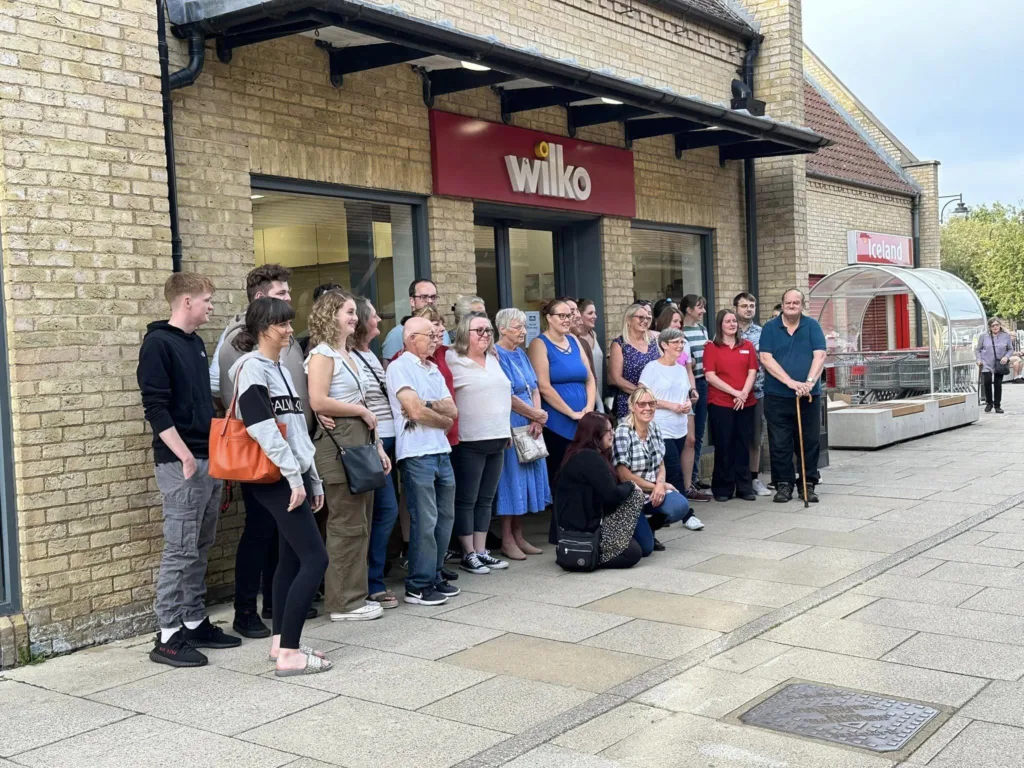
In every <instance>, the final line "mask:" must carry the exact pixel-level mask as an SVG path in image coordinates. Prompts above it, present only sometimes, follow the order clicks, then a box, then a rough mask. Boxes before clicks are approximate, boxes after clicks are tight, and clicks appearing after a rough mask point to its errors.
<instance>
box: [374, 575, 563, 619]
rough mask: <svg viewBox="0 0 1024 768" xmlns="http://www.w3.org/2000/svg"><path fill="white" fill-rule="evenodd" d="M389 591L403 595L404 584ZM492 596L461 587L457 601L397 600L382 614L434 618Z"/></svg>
mask: <svg viewBox="0 0 1024 768" xmlns="http://www.w3.org/2000/svg"><path fill="white" fill-rule="evenodd" d="M550 578H554V577H550ZM391 591H392V592H394V593H395V594H396V595H404V594H405V585H404V584H399V585H398V586H396V587H392V588H391ZM493 597H494V595H486V594H484V593H483V592H469V591H467V590H465V589H463V590H462V593H461V594H460V595H459V596H458V598H457V601H456V598H453V599H451V600H449V601H448V602H447V603H445V604H444V605H413V604H412V603H406V602H399V604H398V607H397V608H392V609H390V610H389V611H388V612H387V613H386V614H384V616H385V617H387V616H418V617H419V618H422V619H436V618H437V617H438V616H441V615H443V614H445V613H449V612H451V611H457V610H459V608H465V607H466V606H467V605H475V604H476V603H482V602H483V601H484V600H490V599H492V598H493ZM399 600H401V598H399ZM382 618H383V617H382Z"/></svg>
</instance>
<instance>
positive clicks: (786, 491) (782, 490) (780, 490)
mask: <svg viewBox="0 0 1024 768" xmlns="http://www.w3.org/2000/svg"><path fill="white" fill-rule="evenodd" d="M792 499H793V486H792V485H791V484H790V483H776V484H775V498H774V499H772V501H774V502H775V503H776V504H785V503H786V502H787V501H791V500H792Z"/></svg>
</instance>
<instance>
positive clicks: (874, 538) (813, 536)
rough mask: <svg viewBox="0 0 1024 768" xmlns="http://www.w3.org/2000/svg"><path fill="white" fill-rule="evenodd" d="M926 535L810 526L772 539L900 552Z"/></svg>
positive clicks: (870, 550) (842, 547)
mask: <svg viewBox="0 0 1024 768" xmlns="http://www.w3.org/2000/svg"><path fill="white" fill-rule="evenodd" d="M928 535H931V534H927V535H925V536H880V535H878V534H877V533H874V532H870V533H867V532H866V533H861V532H860V531H857V532H853V533H844V532H841V531H840V532H837V531H818V530H813V529H810V528H794V529H793V530H791V531H786V532H785V533H780V534H779V535H778V536H773V537H772V538H771V539H770V541H786V542H789V543H791V544H806V545H808V546H813V547H835V548H837V549H855V550H862V551H864V552H886V553H890V554H891V553H893V552H899V551H900V550H901V549H906V548H907V547H909V546H910V545H911V544H916V543H917V542H919V541H921V539H924V538H927V536H928Z"/></svg>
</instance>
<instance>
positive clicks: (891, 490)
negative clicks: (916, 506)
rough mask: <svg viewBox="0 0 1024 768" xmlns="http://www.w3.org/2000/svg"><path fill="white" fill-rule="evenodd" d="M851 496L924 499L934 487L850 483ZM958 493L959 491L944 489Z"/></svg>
mask: <svg viewBox="0 0 1024 768" xmlns="http://www.w3.org/2000/svg"><path fill="white" fill-rule="evenodd" d="M848 488H849V489H850V495H851V496H875V497H879V498H886V499H926V498H929V497H930V496H931V495H932V494H934V493H935V489H934V488H931V489H929V488H905V487H903V486H901V485H885V486H882V485H851V486H848ZM944 493H959V491H944Z"/></svg>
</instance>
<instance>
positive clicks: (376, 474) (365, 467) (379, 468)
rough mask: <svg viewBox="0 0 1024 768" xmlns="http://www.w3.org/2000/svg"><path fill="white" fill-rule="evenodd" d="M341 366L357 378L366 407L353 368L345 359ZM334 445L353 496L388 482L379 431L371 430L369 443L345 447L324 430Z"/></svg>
mask: <svg viewBox="0 0 1024 768" xmlns="http://www.w3.org/2000/svg"><path fill="white" fill-rule="evenodd" d="M339 362H340V363H341V366H342V367H343V368H344V369H345V370H346V371H348V372H349V375H350V376H352V378H353V379H355V380H356V387H357V388H358V389H359V396H360V397H359V399H360V400H361V401H362V405H363V407H364V408H365V407H366V401H365V400H363V398H362V392H363V385H362V383H361V382H360V381H359V379H358V378H357V377H356V375H355V374H354V373H352V369H351V368H349V367H348V366H347V365H345V361H343V360H342V361H339ZM324 432H325V433H326V434H327V436H328V437H329V438H331V442H332V443H334V447H335V448H337V449H338V461H340V462H341V463H342V466H344V467H345V478H346V479H347V480H348V490H349V493H351V494H352V495H353V496H358V495H359V494H361V493H366V492H367V491H376V490H377V489H378V488H383V487H384V485H385V484H386V483H387V481H388V479H387V475H386V474H385V473H384V465H383V464H382V463H381V460H380V454H379V453H377V432H376V430H373V429H371V430H370V442H369V444H368V445H354V446H351V447H349V448H343V447H342V446H341V444H339V443H338V441H337V440H335V439H334V435H332V434H331V433H330V431H329V430H326V429H325V430H324Z"/></svg>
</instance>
